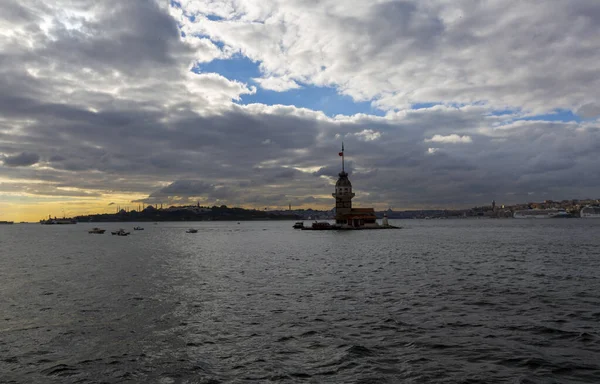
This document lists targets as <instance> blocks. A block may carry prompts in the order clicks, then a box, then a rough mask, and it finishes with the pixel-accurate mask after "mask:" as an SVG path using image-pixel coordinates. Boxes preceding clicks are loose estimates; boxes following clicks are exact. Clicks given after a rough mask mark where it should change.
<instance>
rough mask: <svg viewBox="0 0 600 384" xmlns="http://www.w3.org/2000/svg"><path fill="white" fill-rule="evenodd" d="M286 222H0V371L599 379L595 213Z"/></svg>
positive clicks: (246, 378)
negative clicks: (371, 226) (335, 225)
mask: <svg viewBox="0 0 600 384" xmlns="http://www.w3.org/2000/svg"><path fill="white" fill-rule="evenodd" d="M292 224H293V223H291V222H242V223H241V224H237V223H235V222H232V223H194V224H190V223H160V224H158V225H152V224H150V223H145V224H143V225H144V227H145V228H146V229H145V230H144V231H139V232H138V231H136V232H133V231H132V234H131V236H129V237H117V236H111V235H110V233H108V232H107V233H106V234H104V235H89V234H87V229H89V228H91V227H92V226H97V225H98V224H77V225H64V226H41V225H34V224H31V225H17V224H15V225H12V226H9V225H5V226H0V382H2V383H122V382H136V383H137V382H139V383H164V384H168V383H263V382H280V383H300V382H307V383H400V382H406V383H461V382H462V383H552V382H556V383H600V236H599V234H600V220H585V219H571V220H537V221H536V220H531V221H530V220H428V221H417V220H409V221H398V222H397V224H399V225H402V226H404V229H401V230H397V231H392V230H390V231H356V232H339V233H338V232H335V231H325V232H311V231H297V230H293V229H292V228H291V227H292ZM134 225H136V224H135V223H126V224H103V225H101V227H103V228H106V229H107V230H111V229H112V230H114V229H116V228H118V227H119V226H123V227H126V228H129V229H133V226H134ZM189 226H195V227H197V228H199V232H198V233H196V234H187V233H185V229H186V228H187V227H189Z"/></svg>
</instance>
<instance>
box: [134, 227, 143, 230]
mask: <svg viewBox="0 0 600 384" xmlns="http://www.w3.org/2000/svg"><path fill="white" fill-rule="evenodd" d="M133 230H134V231H143V230H144V228H142V227H133Z"/></svg>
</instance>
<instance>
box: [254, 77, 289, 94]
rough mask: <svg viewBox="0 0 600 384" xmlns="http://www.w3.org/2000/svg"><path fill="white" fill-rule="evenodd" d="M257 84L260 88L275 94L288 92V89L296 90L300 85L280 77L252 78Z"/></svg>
mask: <svg viewBox="0 0 600 384" xmlns="http://www.w3.org/2000/svg"><path fill="white" fill-rule="evenodd" d="M252 80H254V81H255V82H257V83H258V84H259V85H260V87H261V88H263V89H268V90H271V91H276V92H284V91H289V90H290V89H298V88H300V85H298V83H296V82H295V81H294V80H290V79H285V78H282V77H267V78H254V79H252Z"/></svg>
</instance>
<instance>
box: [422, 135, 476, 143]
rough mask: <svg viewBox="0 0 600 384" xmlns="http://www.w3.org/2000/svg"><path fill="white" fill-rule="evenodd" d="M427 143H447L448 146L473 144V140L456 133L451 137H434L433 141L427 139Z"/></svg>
mask: <svg viewBox="0 0 600 384" xmlns="http://www.w3.org/2000/svg"><path fill="white" fill-rule="evenodd" d="M424 141H425V142H426V143H447V144H461V143H462V144H465V143H472V142H473V140H472V139H471V136H467V135H464V136H459V135H457V134H456V133H453V134H451V135H447V136H443V135H433V137H432V138H431V139H425V140H424Z"/></svg>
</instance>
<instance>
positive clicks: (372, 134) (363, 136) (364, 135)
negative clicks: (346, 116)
mask: <svg viewBox="0 0 600 384" xmlns="http://www.w3.org/2000/svg"><path fill="white" fill-rule="evenodd" d="M354 135H355V136H356V137H358V138H359V139H360V140H363V141H374V140H377V139H379V138H380V137H381V133H380V132H377V131H374V130H372V129H363V130H362V131H360V132H358V133H355V134H354Z"/></svg>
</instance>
